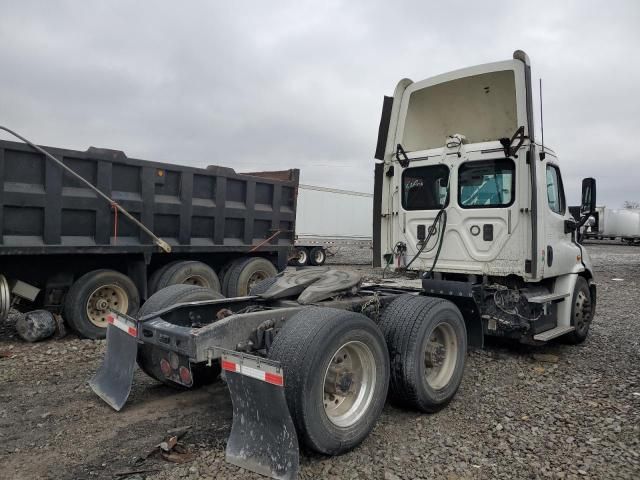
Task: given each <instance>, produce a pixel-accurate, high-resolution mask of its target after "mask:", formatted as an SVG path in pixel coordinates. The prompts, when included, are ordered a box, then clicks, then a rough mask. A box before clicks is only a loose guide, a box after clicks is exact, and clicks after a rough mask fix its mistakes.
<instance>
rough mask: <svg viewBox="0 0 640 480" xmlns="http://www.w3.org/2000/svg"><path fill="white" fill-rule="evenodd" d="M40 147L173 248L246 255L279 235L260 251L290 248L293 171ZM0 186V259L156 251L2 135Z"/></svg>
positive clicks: (87, 193) (75, 184)
mask: <svg viewBox="0 0 640 480" xmlns="http://www.w3.org/2000/svg"><path fill="white" fill-rule="evenodd" d="M44 148H45V149H46V150H47V151H49V152H50V153H51V154H53V155H54V156H55V157H56V158H59V159H60V160H62V161H63V162H64V163H65V164H66V165H67V166H69V167H70V168H72V169H73V170H74V171H76V172H77V173H78V174H80V175H81V176H82V177H83V178H85V179H86V180H88V181H89V182H91V183H92V184H93V185H95V186H97V187H98V188H99V189H100V190H102V191H103V192H105V193H106V194H107V195H109V196H110V197H111V198H113V200H114V201H116V202H118V203H119V204H120V205H122V206H123V207H124V208H125V209H126V210H128V211H129V212H130V213H131V214H132V215H133V216H134V217H136V218H137V219H139V220H140V221H142V223H144V224H145V225H146V226H147V227H148V228H149V229H150V230H151V231H153V232H154V233H155V234H156V235H157V236H159V237H161V238H163V239H164V240H165V241H167V242H168V243H169V244H171V245H172V250H173V252H175V253H180V252H194V251H202V252H222V251H247V249H248V248H249V247H251V246H252V245H256V244H258V243H262V242H264V241H265V240H266V239H268V238H269V237H271V236H272V235H274V234H275V233H276V232H279V233H278V234H277V235H275V236H274V237H273V238H272V239H271V240H269V241H268V242H265V243H264V244H263V245H262V246H261V251H263V252H269V251H271V252H275V251H278V250H282V249H284V250H286V249H288V248H289V246H290V245H291V244H292V242H293V231H294V226H295V225H294V224H295V207H296V196H295V192H296V187H297V182H298V171H297V170H289V171H287V172H261V173H260V174H255V175H241V174H238V173H236V172H235V171H234V170H233V169H231V168H226V167H219V166H209V167H207V168H194V167H188V166H182V165H175V164H168V163H160V162H152V161H145V160H139V159H134V158H128V157H127V156H126V155H125V154H124V153H123V152H121V151H116V150H107V149H98V148H93V147H91V148H89V149H88V150H86V151H84V152H82V151H76V150H67V149H60V148H51V147H44ZM278 174H279V175H278ZM257 175H262V176H257ZM266 177H271V178H266ZM275 178H278V179H275ZM0 187H1V188H0V207H1V208H0V255H2V256H7V255H28V254H45V255H46V254H65V253H76V254H77V253H80V252H82V253H95V254H103V253H137V252H148V253H151V252H155V251H157V248H156V247H155V246H154V244H153V242H152V240H151V238H150V237H149V236H148V235H146V234H145V233H143V232H141V231H140V229H139V228H137V227H136V226H135V225H134V224H133V223H132V222H130V221H127V219H124V218H119V219H118V218H117V216H116V215H114V211H113V209H112V208H111V206H110V205H109V204H108V202H105V201H104V200H103V199H101V198H99V197H98V196H97V195H96V194H95V193H94V192H93V191H91V190H90V189H89V188H87V187H86V186H85V185H83V184H82V183H81V182H80V181H78V180H77V179H75V178H73V177H72V176H71V175H70V174H68V173H67V172H64V171H63V170H62V169H61V168H60V167H59V166H58V165H56V164H54V163H53V162H52V161H49V160H47V159H46V158H45V157H44V155H42V154H40V153H38V152H36V151H34V150H33V149H32V148H30V147H29V146H28V145H24V144H21V143H15V142H9V141H0Z"/></svg>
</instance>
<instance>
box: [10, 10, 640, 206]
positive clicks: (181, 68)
mask: <svg viewBox="0 0 640 480" xmlns="http://www.w3.org/2000/svg"><path fill="white" fill-rule="evenodd" d="M639 13H640V7H639V6H638V4H637V3H636V2H626V3H625V2H620V3H616V5H615V6H612V5H608V4H606V5H605V4H604V3H600V2H598V3H596V2H582V1H580V2H579V1H574V2H536V3H535V8H531V4H526V3H522V4H520V3H515V2H482V3H481V2H468V3H462V2H446V3H445V2H442V3H434V2H421V1H415V2H393V3H390V2H379V1H370V2H346V1H345V2H338V1H329V2H321V3H318V2H314V3H311V2H308V3H307V2H260V1H247V2H239V3H238V2H236V3H233V4H230V3H224V4H223V3H220V2H205V1H192V2H188V3H183V4H180V5H178V4H177V3H175V2H168V1H156V2H152V3H149V2H117V1H103V2H56V3H55V4H49V3H46V4H43V3H42V2H30V1H21V2H11V3H8V4H7V5H5V6H4V8H3V13H2V16H1V17H0V41H1V42H2V45H4V48H3V49H1V50H0V65H1V66H2V75H0V122H1V123H3V124H6V125H7V126H10V127H13V128H15V129H16V130H18V131H20V132H23V133H24V134H25V135H27V136H28V137H30V138H33V139H34V140H35V141H36V142H38V143H41V144H45V145H47V144H48V145H54V146H64V147H69V148H76V149H85V148H87V147H88V146H89V145H95V146H103V147H110V148H117V149H120V150H124V151H125V152H126V153H127V154H128V155H129V156H132V157H137V158H145V159H152V160H158V161H167V162H175V163H182V164H189V165H197V166H205V165H208V164H221V165H227V166H232V167H234V168H235V169H236V170H238V171H242V170H255V169H278V168H292V167H298V168H301V170H302V179H303V181H304V182H305V183H311V184H318V185H327V186H335V187H339V188H349V189H354V190H362V191H372V169H373V159H372V157H373V151H374V148H375V142H376V135H377V127H378V121H379V115H380V107H381V102H382V96H383V95H385V94H391V93H393V88H394V87H395V84H396V82H397V81H398V80H399V79H400V78H403V77H409V78H413V79H414V80H419V79H422V78H426V77H429V76H432V75H435V74H439V73H442V72H445V71H449V70H453V69H456V68H461V67H465V66H468V65H474V64H479V63H485V62H489V61H497V60H502V59H507V58H510V57H511V53H512V52H513V50H515V49H517V48H520V49H523V50H525V51H527V52H528V53H529V55H530V57H531V59H532V64H533V75H534V77H535V78H538V77H542V78H543V82H544V87H543V88H544V121H545V142H547V143H548V144H549V145H552V146H553V148H555V150H556V151H557V152H558V154H559V156H560V159H561V162H562V166H563V172H564V175H565V188H566V190H567V195H568V197H569V202H570V203H575V202H577V200H578V196H579V183H580V179H581V178H582V177H584V176H595V177H596V178H597V179H598V181H599V188H598V192H599V203H603V204H607V205H610V206H619V205H621V203H622V201H623V200H625V199H633V200H640V193H637V192H638V188H637V182H638V180H640V176H639V175H633V174H631V172H632V171H633V170H634V169H635V162H636V161H637V159H636V157H637V155H636V154H635V152H632V148H633V147H632V141H633V139H634V135H635V133H636V132H637V131H638V130H639V129H640V119H638V112H639V111H640V101H639V100H638V98H639V97H638V95H637V94H636V92H635V90H636V88H637V85H638V84H640V82H639V80H640V66H639V65H638V64H637V62H635V60H634V59H635V56H636V53H637V52H636V49H637V47H638V46H640V42H639V40H640V34H639V33H638V30H637V28H636V24H637V21H638V19H639V18H640V15H639Z"/></svg>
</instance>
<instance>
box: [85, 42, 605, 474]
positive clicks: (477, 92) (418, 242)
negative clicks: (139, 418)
mask: <svg viewBox="0 0 640 480" xmlns="http://www.w3.org/2000/svg"><path fill="white" fill-rule="evenodd" d="M375 158H376V159H377V160H378V162H376V164H375V186H374V187H375V188H374V212H373V232H374V237H373V238H374V255H375V256H374V262H375V263H376V264H377V265H378V266H380V267H383V266H384V267H387V268H388V269H394V270H397V271H405V270H415V271H418V272H419V279H420V282H419V285H418V286H416V287H415V288H410V287H403V286H401V282H394V281H393V279H391V280H390V281H385V282H364V281H363V280H362V278H361V277H360V275H358V274H356V273H353V272H350V271H339V270H334V269H330V268H327V267H310V268H300V269H297V270H291V271H287V272H285V273H284V274H280V275H279V276H277V277H275V278H274V279H266V280H264V281H262V282H260V283H258V284H256V285H255V286H254V287H253V289H252V290H251V291H250V292H249V295H246V296H236V297H233V298H222V296H221V295H220V294H219V293H217V292H213V291H211V290H209V289H206V288H202V287H198V286H190V285H173V286H169V287H167V288H165V289H162V290H160V291H158V292H157V293H155V294H154V295H153V296H151V298H150V299H149V300H148V301H147V302H146V303H145V304H144V305H143V307H142V309H141V310H140V312H139V314H138V316H137V317H136V318H133V317H130V316H128V315H125V314H123V313H120V312H118V311H117V309H113V310H112V311H111V314H110V316H109V327H108V333H107V351H106V355H105V358H104V361H103V363H102V365H101V367H100V368H99V370H98V371H97V373H96V375H95V376H94V377H93V378H92V380H91V382H90V383H91V386H92V388H93V390H94V391H95V392H96V393H97V394H98V395H99V396H100V397H101V398H102V399H103V400H105V401H106V402H107V403H108V404H109V405H111V406H112V407H113V408H114V409H116V410H120V409H121V408H123V407H124V405H125V403H126V400H127V397H128V395H129V391H130V388H131V382H132V379H133V372H134V369H135V368H136V364H137V365H138V366H139V367H140V368H141V369H142V370H143V371H144V372H146V373H147V374H148V375H149V376H151V377H153V378H155V379H157V380H158V381H160V382H163V383H165V384H167V385H171V386H175V387H182V388H184V387H195V386H197V385H201V384H203V383H207V382H210V381H213V380H215V379H216V378H217V377H218V374H219V373H220V372H221V371H222V372H223V377H224V379H225V381H226V384H227V386H228V388H229V392H230V395H231V400H232V403H233V422H232V429H231V433H230V436H229V439H228V441H227V445H226V458H227V460H228V461H229V462H231V463H234V464H236V465H239V466H241V467H244V468H246V469H249V470H252V471H254V472H258V473H261V474H264V475H267V476H271V477H273V478H285V479H293V478H296V477H297V473H298V467H299V451H300V447H301V446H305V447H306V448H307V449H309V450H311V451H314V452H318V453H321V454H325V455H340V454H342V453H344V452H346V451H348V450H350V449H353V448H355V447H357V446H358V445H359V444H360V443H361V442H362V441H363V440H364V439H365V438H366V437H367V436H368V435H369V433H370V432H371V430H372V429H373V427H374V426H375V424H376V422H377V420H378V418H379V416H380V414H381V412H382V408H383V406H384V404H385V401H386V399H387V398H390V399H391V401H393V402H394V403H395V404H397V405H400V406H402V407H405V408H407V409H409V410H411V411H414V412H415V414H416V415H418V414H420V412H424V413H433V412H437V411H438V410H440V409H442V408H444V407H445V406H446V405H447V404H448V403H449V402H450V401H451V399H452V398H453V396H454V395H455V393H456V391H457V389H458V387H459V385H460V382H461V380H462V377H463V372H464V364H465V356H466V352H467V347H468V346H473V347H482V346H483V340H484V338H485V336H487V335H494V336H501V337H509V338H513V339H515V340H516V341H520V342H525V343H528V344H533V345H541V344H544V343H545V342H547V341H549V340H551V339H554V338H560V337H561V338H562V339H564V340H565V341H567V342H569V343H579V342H581V341H583V340H584V339H585V338H586V336H587V334H588V331H589V326H590V323H591V320H592V318H593V315H594V313H595V304H596V284H595V280H594V277H593V269H592V267H591V263H590V261H589V257H588V254H587V252H586V251H585V250H584V248H583V247H582V246H581V245H580V244H579V243H577V241H576V231H577V229H578V228H579V227H580V226H581V223H584V222H585V221H586V219H587V218H588V217H589V215H590V214H591V213H592V212H593V210H594V208H595V200H596V195H595V182H594V180H593V179H585V180H584V181H583V185H582V190H583V191H582V199H583V201H582V216H581V218H580V219H579V220H578V221H576V220H575V219H573V218H572V217H571V216H570V214H569V212H568V209H567V206H566V200H565V196H564V190H563V182H562V176H561V173H560V162H559V160H558V156H557V155H556V154H555V153H554V152H553V151H552V150H551V149H549V148H548V147H546V146H543V145H542V144H540V143H538V142H537V141H536V139H535V138H534V125H533V102H532V93H531V71H530V64H529V59H528V57H527V56H526V54H525V53H524V52H521V51H517V52H515V53H514V55H513V58H512V59H510V60H507V61H502V62H496V63H491V64H486V65H480V66H476V67H471V68H466V69H463V70H458V71H455V72H451V73H447V74H443V75H439V76H436V77H433V78H430V79H427V80H423V81H420V82H412V81H411V80H408V79H403V80H402V81H400V82H399V84H398V86H397V87H396V90H395V93H394V95H393V97H386V98H385V99H384V104H383V111H382V117H381V121H380V128H379V132H378V144H377V149H376V155H375Z"/></svg>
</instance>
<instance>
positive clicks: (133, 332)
mask: <svg viewBox="0 0 640 480" xmlns="http://www.w3.org/2000/svg"><path fill="white" fill-rule="evenodd" d="M127 331H128V332H129V335H131V336H132V337H137V336H138V329H137V328H133V327H129V329H128V330H127Z"/></svg>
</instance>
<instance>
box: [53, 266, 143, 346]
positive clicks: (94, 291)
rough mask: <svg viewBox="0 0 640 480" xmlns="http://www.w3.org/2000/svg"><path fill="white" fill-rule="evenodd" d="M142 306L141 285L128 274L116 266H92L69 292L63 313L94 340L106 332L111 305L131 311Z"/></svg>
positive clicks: (74, 327) (78, 332) (133, 311)
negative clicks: (92, 268) (91, 269)
mask: <svg viewBox="0 0 640 480" xmlns="http://www.w3.org/2000/svg"><path fill="white" fill-rule="evenodd" d="M139 306H140V295H139V294H138V289H137V288H136V286H135V284H134V283H133V282H132V281H131V279H130V278H129V277H127V276H126V275H123V274H122V273H120V272H116V271H115V270H107V269H103V270H93V271H91V272H89V273H85V274H84V275H83V276H81V277H80V278H78V279H77V280H76V281H75V282H74V284H73V285H72V286H71V288H70V289H69V291H68V292H67V295H66V298H65V301H64V317H65V320H66V321H67V323H68V324H69V326H70V327H71V328H72V329H73V330H74V331H75V332H76V333H77V334H78V335H80V336H82V337H84V338H90V339H93V340H95V339H98V338H105V336H106V335H107V316H108V314H109V310H108V308H112V309H114V310H118V311H121V312H123V313H126V314H128V315H132V314H134V313H135V312H137V311H138V307H139Z"/></svg>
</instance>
